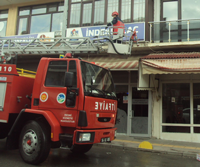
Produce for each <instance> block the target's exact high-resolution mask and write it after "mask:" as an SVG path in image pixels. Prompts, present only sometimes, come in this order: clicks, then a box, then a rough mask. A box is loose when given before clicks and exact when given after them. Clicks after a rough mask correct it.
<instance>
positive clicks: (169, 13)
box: [160, 0, 180, 42]
mask: <svg viewBox="0 0 200 167" xmlns="http://www.w3.org/2000/svg"><path fill="white" fill-rule="evenodd" d="M178 18H179V16H178V0H170V1H169V0H162V5H161V18H160V20H161V21H163V22H161V23H160V26H161V27H160V40H161V42H172V41H174V42H175V41H178V36H180V34H179V31H178V29H179V28H180V26H179V22H178V21H177V20H178Z"/></svg>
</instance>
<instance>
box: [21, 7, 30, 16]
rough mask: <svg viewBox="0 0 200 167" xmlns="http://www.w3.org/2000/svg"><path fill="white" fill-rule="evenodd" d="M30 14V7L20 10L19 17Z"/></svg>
mask: <svg viewBox="0 0 200 167" xmlns="http://www.w3.org/2000/svg"><path fill="white" fill-rule="evenodd" d="M29 14H30V7H25V8H20V9H19V16H25V15H29Z"/></svg>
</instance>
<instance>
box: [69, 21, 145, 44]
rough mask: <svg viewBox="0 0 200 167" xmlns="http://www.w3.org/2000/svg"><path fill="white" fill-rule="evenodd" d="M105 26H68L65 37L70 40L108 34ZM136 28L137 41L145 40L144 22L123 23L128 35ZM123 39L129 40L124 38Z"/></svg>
mask: <svg viewBox="0 0 200 167" xmlns="http://www.w3.org/2000/svg"><path fill="white" fill-rule="evenodd" d="M105 27H106V26H95V27H76V28H68V29H67V32H66V37H69V38H72V40H78V39H77V38H81V37H90V38H91V39H93V38H94V37H95V36H102V35H106V34H109V29H105ZM134 30H136V33H137V37H138V40H139V41H144V40H145V23H129V24H125V34H126V35H127V36H129V37H130V35H131V31H134ZM73 38H74V39H73ZM123 40H129V38H124V39H123Z"/></svg>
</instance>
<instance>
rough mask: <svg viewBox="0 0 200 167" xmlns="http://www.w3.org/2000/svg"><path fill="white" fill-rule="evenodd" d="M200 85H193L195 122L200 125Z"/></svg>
mask: <svg viewBox="0 0 200 167" xmlns="http://www.w3.org/2000/svg"><path fill="white" fill-rule="evenodd" d="M199 87H200V83H194V84H193V114H194V117H193V121H194V124H200V89H199Z"/></svg>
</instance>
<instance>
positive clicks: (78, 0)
mask: <svg viewBox="0 0 200 167" xmlns="http://www.w3.org/2000/svg"><path fill="white" fill-rule="evenodd" d="M71 1H72V2H81V0H71Z"/></svg>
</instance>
